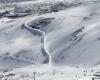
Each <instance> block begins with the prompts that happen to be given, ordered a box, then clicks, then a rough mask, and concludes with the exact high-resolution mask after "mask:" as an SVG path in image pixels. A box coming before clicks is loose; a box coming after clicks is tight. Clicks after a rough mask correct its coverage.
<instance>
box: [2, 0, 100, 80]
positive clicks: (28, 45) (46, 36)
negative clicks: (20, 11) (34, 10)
mask: <svg viewBox="0 0 100 80" xmlns="http://www.w3.org/2000/svg"><path fill="white" fill-rule="evenodd" d="M29 3H30V2H29ZM29 3H28V4H29ZM83 3H84V2H82V0H81V4H80V3H79V4H80V5H78V6H72V7H67V8H64V9H63V10H59V11H57V12H52V13H45V14H38V15H29V16H26V17H21V18H15V19H12V18H6V17H3V18H0V72H7V71H12V72H13V73H16V74H17V75H16V77H17V79H19V78H20V77H19V76H21V72H23V73H22V75H24V73H26V72H30V74H31V73H32V72H34V71H38V73H40V78H39V77H38V78H39V80H53V79H55V80H73V77H72V76H76V75H78V76H77V77H74V78H75V79H78V80H91V76H90V77H89V75H90V74H92V72H93V70H92V68H93V67H94V68H96V66H97V69H96V70H99V69H98V68H99V67H98V66H99V63H100V8H99V7H100V1H99V0H90V1H86V2H85V3H84V4H83ZM20 4H21V3H20ZM22 4H23V3H22ZM39 4H40V3H39ZM41 7H42V6H41ZM60 7H62V6H60ZM48 9H50V8H48ZM54 66H55V67H54ZM75 66H77V68H78V67H79V66H80V68H79V69H77V68H75ZM81 67H82V68H81ZM86 67H90V68H86ZM60 68H61V70H60ZM54 69H56V70H54ZM81 69H82V71H81ZM84 70H86V71H88V73H84ZM91 70H92V72H91ZM67 71H69V72H67ZM19 72H20V74H19ZM74 72H75V73H74ZM90 72H91V73H90ZM8 73H9V72H8ZM52 73H53V75H52ZM55 73H57V74H55ZM79 74H80V75H79ZM83 74H86V75H88V76H86V77H83V76H82V75H83ZM4 75H5V74H4ZM54 75H56V77H55V76H54ZM38 76H39V74H38ZM46 76H49V77H46ZM59 76H60V78H59ZM18 77H19V78H18ZM79 77H81V78H79ZM31 78H32V80H33V77H32V75H30V77H29V78H28V79H29V80H31ZM1 80H3V79H1ZM10 80H13V79H11V78H10ZM14 80H16V79H15V77H14ZM19 80H20V79H19ZM22 80H27V78H23V79H22Z"/></svg>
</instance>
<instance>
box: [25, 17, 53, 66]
mask: <svg viewBox="0 0 100 80" xmlns="http://www.w3.org/2000/svg"><path fill="white" fill-rule="evenodd" d="M31 21H32V22H34V20H33V19H32V20H29V21H27V22H25V27H27V28H29V29H31V30H33V31H34V30H35V31H38V32H40V33H41V34H42V36H43V48H44V50H45V51H46V53H47V54H48V55H49V63H48V64H49V66H51V64H52V61H51V58H52V57H51V54H50V53H49V51H48V50H47V48H46V46H45V43H46V42H45V40H46V37H45V36H46V34H45V32H44V31H42V30H40V29H35V28H31V27H30V26H29V25H28V24H29V23H30V22H31Z"/></svg>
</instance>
